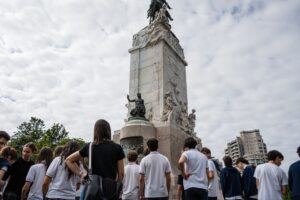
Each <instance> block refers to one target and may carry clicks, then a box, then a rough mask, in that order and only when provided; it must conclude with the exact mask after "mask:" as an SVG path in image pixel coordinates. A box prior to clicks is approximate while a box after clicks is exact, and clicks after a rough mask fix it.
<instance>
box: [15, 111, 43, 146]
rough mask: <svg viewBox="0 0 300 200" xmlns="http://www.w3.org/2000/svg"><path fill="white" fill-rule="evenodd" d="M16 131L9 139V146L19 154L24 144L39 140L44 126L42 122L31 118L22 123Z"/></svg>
mask: <svg viewBox="0 0 300 200" xmlns="http://www.w3.org/2000/svg"><path fill="white" fill-rule="evenodd" d="M17 129H18V130H17V131H16V132H15V134H14V135H13V136H12V137H11V141H10V146H12V147H14V148H15V149H16V150H17V151H18V152H21V151H22V147H23V145H24V144H26V143H28V142H37V141H39V140H40V138H41V137H42V136H43V134H44V131H45V124H44V121H43V120H41V119H38V118H35V117H31V118H30V120H29V122H23V123H22V124H21V125H19V126H18V127H17Z"/></svg>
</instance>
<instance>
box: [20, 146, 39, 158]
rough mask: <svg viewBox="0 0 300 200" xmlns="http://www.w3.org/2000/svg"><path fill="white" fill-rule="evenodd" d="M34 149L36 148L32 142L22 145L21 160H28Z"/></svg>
mask: <svg viewBox="0 0 300 200" xmlns="http://www.w3.org/2000/svg"><path fill="white" fill-rule="evenodd" d="M36 150H37V149H36V147H35V145H34V144H33V143H32V142H29V143H27V144H25V145H24V146H23V150H22V158H23V160H25V161H29V160H30V158H31V156H32V154H33V153H35V151H36Z"/></svg>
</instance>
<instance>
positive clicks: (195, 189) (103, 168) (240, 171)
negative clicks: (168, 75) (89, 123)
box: [0, 119, 300, 200]
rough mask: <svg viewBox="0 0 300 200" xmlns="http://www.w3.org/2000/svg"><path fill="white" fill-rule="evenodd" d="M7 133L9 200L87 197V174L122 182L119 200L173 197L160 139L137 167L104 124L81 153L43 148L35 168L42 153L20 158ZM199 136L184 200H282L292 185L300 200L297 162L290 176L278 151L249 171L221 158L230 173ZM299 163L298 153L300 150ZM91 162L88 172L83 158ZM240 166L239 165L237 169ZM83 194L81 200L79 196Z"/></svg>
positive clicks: (1, 174)
mask: <svg viewBox="0 0 300 200" xmlns="http://www.w3.org/2000/svg"><path fill="white" fill-rule="evenodd" d="M9 140H10V136H9V134H7V133H6V132H5V131H0V154H1V157H0V191H1V193H0V194H1V199H4V200H24V199H28V200H45V199H46V200H64V199H66V200H71V199H72V200H75V199H77V198H78V199H84V197H86V194H85V189H84V184H82V183H84V182H86V180H87V179H86V178H87V176H88V175H89V174H96V175H99V176H101V177H103V178H109V179H112V180H116V181H117V182H118V183H122V184H123V190H122V192H121V194H120V196H119V197H120V199H123V200H140V199H141V200H143V199H147V200H148V199H149V200H152V199H153V200H167V199H172V198H171V196H172V195H171V194H170V192H171V190H170V188H171V180H172V179H171V174H172V170H171V164H170V162H169V160H168V158H167V157H166V156H164V155H163V154H162V153H160V152H159V141H158V140H157V139H155V138H152V139H149V140H148V141H147V151H145V155H144V157H143V158H142V159H141V161H140V163H139V162H138V154H137V152H136V151H135V150H130V151H129V152H128V153H127V160H128V163H127V164H126V166H124V159H125V154H124V151H123V149H122V147H121V146H120V145H119V144H116V143H114V142H113V141H112V140H111V129H110V125H109V123H108V122H107V121H105V120H102V119H101V120H98V121H97V122H96V123H95V126H94V137H93V142H91V143H87V144H85V145H84V146H83V147H82V148H81V149H80V147H79V145H78V144H77V143H76V142H75V141H73V140H71V141H69V142H68V143H67V144H66V145H64V146H59V147H57V148H56V149H55V150H54V152H53V151H52V149H51V148H48V147H44V148H42V149H41V150H40V151H39V153H38V157H37V160H36V162H35V163H34V162H33V161H32V160H31V157H32V155H33V154H34V153H35V152H36V151H37V149H36V147H35V145H34V144H33V143H27V144H25V145H24V146H23V150H22V154H21V157H19V158H18V157H17V155H18V154H17V151H16V150H15V149H14V148H12V147H9V146H7V143H8V141H9ZM196 147H197V141H196V140H195V139H194V138H193V137H189V138H187V139H185V141H184V145H183V148H182V153H181V156H180V158H178V169H179V171H180V174H179V175H178V181H177V186H178V187H177V194H176V199H178V200H217V199H218V196H219V194H223V197H224V199H225V200H239V199H244V200H255V199H259V200H282V197H283V196H284V195H286V191H287V186H288V187H289V189H290V191H291V195H292V200H300V160H299V161H296V162H295V163H293V164H292V165H291V166H290V168H289V171H288V177H287V175H286V174H285V172H284V171H283V170H282V169H281V168H280V165H281V162H282V161H283V159H284V156H283V155H282V154H281V153H280V152H279V151H276V150H272V151H270V152H268V155H267V156H268V162H267V163H265V164H261V165H258V166H256V167H255V166H252V165H249V163H248V161H247V160H246V159H245V158H242V157H241V158H239V159H237V161H236V163H233V161H232V159H231V157H229V156H225V157H224V158H223V161H224V164H225V167H224V168H223V169H220V167H219V165H218V164H217V163H216V162H215V161H214V160H213V159H212V154H211V150H210V149H209V148H206V147H204V148H202V149H200V150H199V149H197V148H196ZM297 153H298V155H299V157H300V147H298V149H297ZM88 157H90V161H89V162H91V161H92V162H91V163H90V167H89V169H88V167H87V166H86V164H85V160H84V158H88ZM233 164H235V166H236V167H234V166H233ZM77 191H80V192H79V194H80V197H78V195H77V193H78V192H77Z"/></svg>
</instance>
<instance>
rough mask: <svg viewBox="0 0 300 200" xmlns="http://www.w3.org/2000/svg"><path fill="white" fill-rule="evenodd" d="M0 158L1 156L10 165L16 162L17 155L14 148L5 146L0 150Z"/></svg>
mask: <svg viewBox="0 0 300 200" xmlns="http://www.w3.org/2000/svg"><path fill="white" fill-rule="evenodd" d="M1 156H3V158H5V159H7V160H8V162H9V163H10V164H12V163H14V162H15V161H16V160H17V156H18V153H17V150H16V149H15V148H12V147H8V146H6V147H3V148H2V149H1Z"/></svg>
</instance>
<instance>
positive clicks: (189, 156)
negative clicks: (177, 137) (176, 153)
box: [178, 137, 208, 200]
mask: <svg viewBox="0 0 300 200" xmlns="http://www.w3.org/2000/svg"><path fill="white" fill-rule="evenodd" d="M196 145H197V141H196V140H195V139H194V138H193V137H189V138H187V139H185V141H184V148H187V149H188V150H187V151H184V152H183V153H182V154H181V157H180V159H179V161H178V165H179V169H180V170H181V174H182V176H183V187H184V193H185V199H188V200H207V197H208V192H207V189H208V178H207V175H208V159H207V158H206V156H205V155H204V154H203V153H201V152H199V151H198V150H197V149H196Z"/></svg>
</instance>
